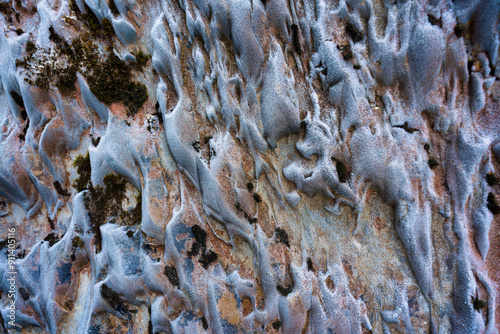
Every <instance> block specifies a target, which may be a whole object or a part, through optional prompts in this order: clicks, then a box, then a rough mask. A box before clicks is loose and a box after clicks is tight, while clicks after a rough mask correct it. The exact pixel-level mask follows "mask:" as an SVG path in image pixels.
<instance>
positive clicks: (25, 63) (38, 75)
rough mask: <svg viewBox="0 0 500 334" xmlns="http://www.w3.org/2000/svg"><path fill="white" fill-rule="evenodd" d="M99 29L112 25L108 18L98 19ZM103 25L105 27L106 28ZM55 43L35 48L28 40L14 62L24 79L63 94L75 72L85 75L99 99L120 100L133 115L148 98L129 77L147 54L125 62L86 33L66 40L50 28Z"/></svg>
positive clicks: (68, 91) (145, 60) (70, 90)
mask: <svg viewBox="0 0 500 334" xmlns="http://www.w3.org/2000/svg"><path fill="white" fill-rule="evenodd" d="M102 24H103V29H104V30H103V31H106V30H110V29H112V27H111V22H109V20H107V19H104V20H103V21H102ZM106 27H107V28H106ZM50 33H51V34H50V36H51V38H50V39H51V40H52V41H53V42H54V44H55V46H54V47H52V48H51V49H49V50H45V49H39V48H37V47H36V46H35V44H34V43H33V42H31V41H29V42H28V43H27V44H26V57H25V58H24V59H22V60H19V59H18V60H16V66H18V67H21V68H23V69H24V70H25V76H26V78H25V81H26V82H28V83H29V84H30V85H35V86H38V87H40V88H41V89H43V90H49V89H54V88H58V89H59V90H60V91H61V92H62V93H64V94H71V93H73V92H74V91H75V82H76V73H77V72H79V73H82V75H83V76H84V77H85V78H86V79H87V82H88V84H89V87H90V90H91V92H92V93H93V94H94V95H95V96H96V97H97V99H99V100H100V101H101V102H103V103H105V104H107V105H109V104H111V103H114V102H122V103H123V104H124V105H125V106H126V107H127V114H128V115H129V116H134V115H135V114H136V113H137V111H138V110H139V109H140V108H141V107H142V105H143V104H144V102H146V100H147V99H148V93H147V89H146V86H145V85H144V84H142V83H138V82H135V81H134V80H133V71H140V70H142V69H143V67H144V66H146V64H147V63H148V62H149V59H150V57H151V56H150V55H146V54H144V53H143V52H142V51H139V52H138V53H136V54H135V57H136V60H137V62H136V63H131V64H127V63H125V62H124V61H123V60H121V59H120V58H119V57H118V56H117V55H115V53H114V52H113V50H112V47H109V48H107V49H106V50H101V49H100V48H99V46H98V45H99V44H98V43H96V42H94V41H92V40H91V39H90V37H89V36H88V35H83V36H82V37H80V38H77V39H75V40H73V42H72V43H71V44H68V43H67V42H66V41H64V40H63V39H62V38H61V37H59V36H58V35H57V34H56V33H55V31H54V30H53V29H52V28H51V31H50Z"/></svg>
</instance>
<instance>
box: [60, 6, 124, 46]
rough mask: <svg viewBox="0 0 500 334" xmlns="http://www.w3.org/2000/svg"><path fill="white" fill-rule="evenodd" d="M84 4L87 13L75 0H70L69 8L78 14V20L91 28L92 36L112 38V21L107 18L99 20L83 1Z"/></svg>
mask: <svg viewBox="0 0 500 334" xmlns="http://www.w3.org/2000/svg"><path fill="white" fill-rule="evenodd" d="M83 5H84V6H85V11H86V12H87V13H86V14H84V13H82V12H81V11H80V9H79V8H78V6H77V4H76V1H75V0H70V1H69V8H70V9H71V10H72V11H73V12H74V13H75V14H76V17H77V18H78V20H79V21H80V22H82V23H83V24H84V25H85V26H86V27H87V28H88V29H89V31H90V33H91V34H92V36H94V37H104V38H107V39H111V38H112V36H113V34H114V31H113V25H112V24H111V22H110V21H109V20H108V19H106V18H104V19H103V20H102V21H101V22H99V19H98V18H97V16H95V14H94V12H92V10H91V9H90V8H89V7H88V6H87V4H86V3H83Z"/></svg>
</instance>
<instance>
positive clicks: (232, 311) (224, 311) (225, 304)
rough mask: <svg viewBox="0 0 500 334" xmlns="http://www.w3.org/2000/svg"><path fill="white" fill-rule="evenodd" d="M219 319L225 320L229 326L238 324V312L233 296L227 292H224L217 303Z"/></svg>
mask: <svg viewBox="0 0 500 334" xmlns="http://www.w3.org/2000/svg"><path fill="white" fill-rule="evenodd" d="M217 307H218V308H219V311H220V316H221V318H223V319H225V320H227V322H228V323H229V324H231V325H238V324H239V323H240V312H239V310H238V305H237V303H236V299H235V298H234V296H233V294H232V293H230V292H229V291H226V292H224V294H223V295H222V297H221V299H219V302H218V303H217Z"/></svg>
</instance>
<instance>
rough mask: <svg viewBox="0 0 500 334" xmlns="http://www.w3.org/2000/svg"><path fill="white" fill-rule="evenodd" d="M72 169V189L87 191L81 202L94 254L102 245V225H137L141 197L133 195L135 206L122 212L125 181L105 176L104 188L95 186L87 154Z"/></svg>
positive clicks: (77, 160)
mask: <svg viewBox="0 0 500 334" xmlns="http://www.w3.org/2000/svg"><path fill="white" fill-rule="evenodd" d="M73 166H74V167H76V168H77V172H78V178H77V179H76V180H75V181H74V182H73V187H75V188H76V189H77V190H78V191H83V190H88V192H86V193H85V195H84V198H83V202H84V204H85V208H86V209H87V211H88V215H89V220H90V225H91V229H92V233H94V237H95V241H96V249H97V252H100V251H101V243H102V236H101V231H100V227H101V225H103V224H105V223H106V222H107V221H112V222H115V223H119V224H120V225H127V226H131V225H133V224H137V223H138V222H140V221H141V217H142V210H141V208H142V202H141V197H142V195H141V192H139V194H138V195H137V196H136V201H137V203H136V205H135V207H134V208H133V209H132V210H130V211H124V210H123V209H122V202H123V200H124V199H125V191H126V186H127V181H126V180H124V179H123V178H122V177H121V176H120V175H115V174H108V175H106V176H105V177H104V179H103V183H104V187H101V186H99V185H98V186H94V185H93V184H92V181H91V179H90V175H91V167H90V157H89V154H88V153H87V154H86V155H85V156H82V155H79V156H77V157H76V159H75V161H74V162H73Z"/></svg>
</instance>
